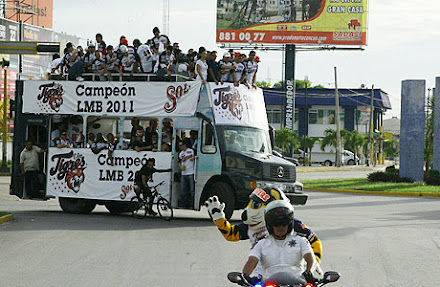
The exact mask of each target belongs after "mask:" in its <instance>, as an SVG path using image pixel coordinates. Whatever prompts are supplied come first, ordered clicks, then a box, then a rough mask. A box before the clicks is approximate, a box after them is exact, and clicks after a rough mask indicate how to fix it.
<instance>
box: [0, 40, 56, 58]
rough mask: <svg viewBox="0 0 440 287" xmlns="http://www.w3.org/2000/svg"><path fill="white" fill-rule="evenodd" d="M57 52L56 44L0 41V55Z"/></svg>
mask: <svg viewBox="0 0 440 287" xmlns="http://www.w3.org/2000/svg"><path fill="white" fill-rule="evenodd" d="M59 52H60V43H58V42H28V41H0V54H21V55H37V54H42V53H59Z"/></svg>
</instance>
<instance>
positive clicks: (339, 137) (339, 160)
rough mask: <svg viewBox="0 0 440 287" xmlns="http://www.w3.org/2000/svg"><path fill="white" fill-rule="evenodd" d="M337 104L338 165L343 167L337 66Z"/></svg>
mask: <svg viewBox="0 0 440 287" xmlns="http://www.w3.org/2000/svg"><path fill="white" fill-rule="evenodd" d="M335 104H336V166H337V167H341V147H342V143H341V118H340V115H339V92H338V75H337V68H336V67H335Z"/></svg>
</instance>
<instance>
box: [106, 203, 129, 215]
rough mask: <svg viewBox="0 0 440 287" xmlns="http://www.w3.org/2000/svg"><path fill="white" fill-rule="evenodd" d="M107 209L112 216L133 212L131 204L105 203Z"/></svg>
mask: <svg viewBox="0 0 440 287" xmlns="http://www.w3.org/2000/svg"><path fill="white" fill-rule="evenodd" d="M105 208H107V210H108V211H110V213H111V214H121V213H124V212H131V207H130V203H129V202H118V201H110V202H106V203H105Z"/></svg>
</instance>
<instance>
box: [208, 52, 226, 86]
mask: <svg viewBox="0 0 440 287" xmlns="http://www.w3.org/2000/svg"><path fill="white" fill-rule="evenodd" d="M216 59H217V52H216V51H212V52H211V53H210V55H209V57H208V60H207V61H206V63H207V64H208V82H215V83H216V84H217V85H218V83H219V82H220V81H221V77H220V67H219V65H218V63H217V62H216V61H215V60H216ZM221 82H222V84H223V81H221Z"/></svg>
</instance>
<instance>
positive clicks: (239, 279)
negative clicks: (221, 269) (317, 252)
mask: <svg viewBox="0 0 440 287" xmlns="http://www.w3.org/2000/svg"><path fill="white" fill-rule="evenodd" d="M289 277H290V276H289V275H286V276H285V274H281V273H279V274H275V276H273V277H271V278H268V279H267V280H265V282H264V283H263V282H258V283H256V284H250V283H249V282H248V280H246V279H245V278H244V276H243V274H242V273H240V272H230V273H229V274H228V279H229V281H231V282H232V283H235V284H238V285H240V286H246V287H321V286H324V285H326V284H328V283H333V282H336V281H338V279H339V277H341V275H340V274H339V273H338V272H336V271H327V272H325V273H324V277H323V278H322V279H320V280H316V281H315V283H307V282H306V280H304V278H303V277H299V278H298V277H297V278H291V277H290V278H289Z"/></svg>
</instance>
